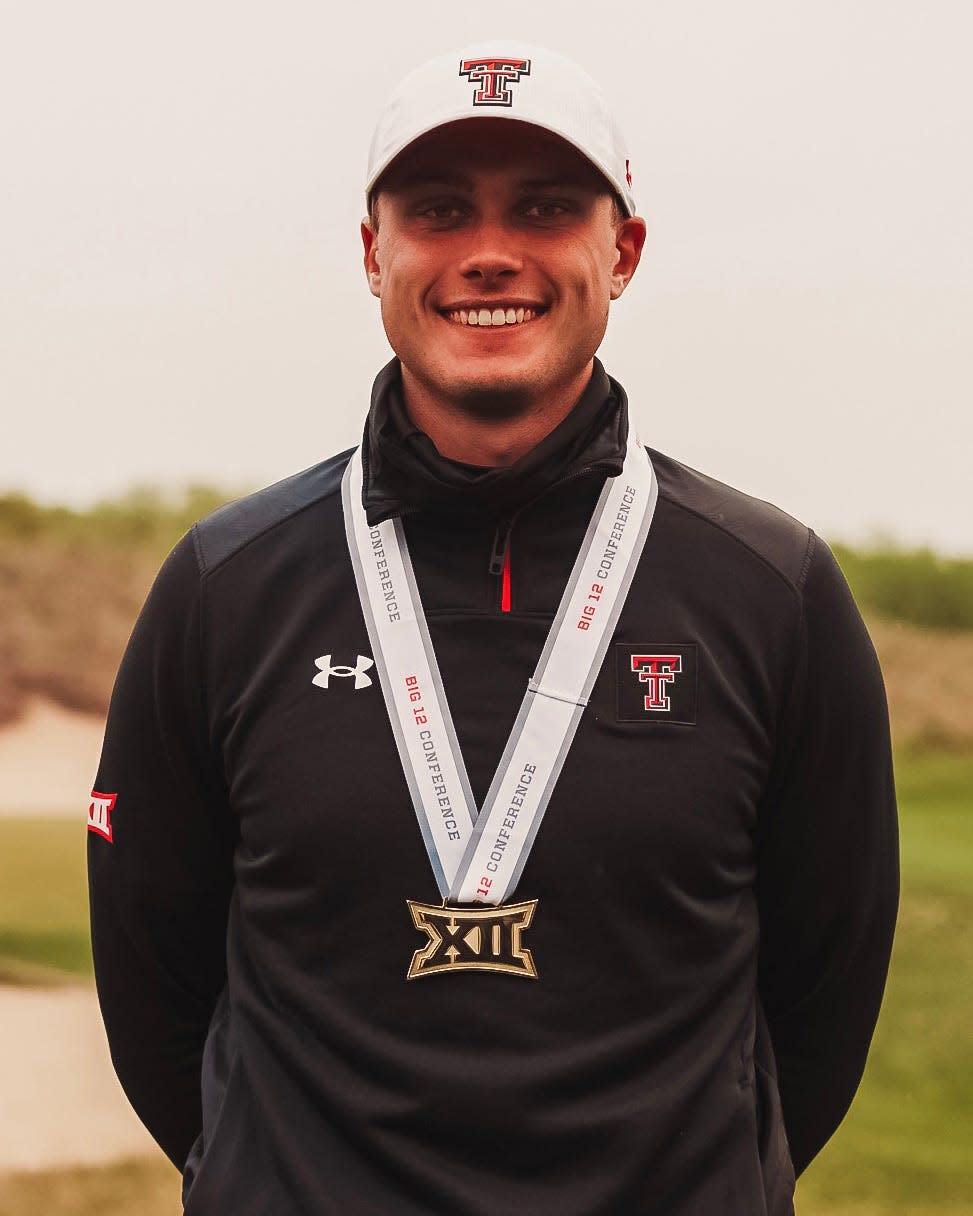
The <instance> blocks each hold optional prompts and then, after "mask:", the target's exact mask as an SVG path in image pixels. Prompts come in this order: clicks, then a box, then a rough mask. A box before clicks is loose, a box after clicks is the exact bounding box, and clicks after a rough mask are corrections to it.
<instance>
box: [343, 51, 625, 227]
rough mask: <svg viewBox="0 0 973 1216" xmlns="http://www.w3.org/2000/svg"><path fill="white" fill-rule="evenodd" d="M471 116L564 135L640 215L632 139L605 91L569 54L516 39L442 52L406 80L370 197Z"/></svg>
mask: <svg viewBox="0 0 973 1216" xmlns="http://www.w3.org/2000/svg"><path fill="white" fill-rule="evenodd" d="M466 118H509V119H511V120H513V121H515V122H525V123H531V124H532V125H533V126H535V127H542V128H543V129H544V130H545V131H551V132H553V134H555V135H559V136H560V137H561V138H562V139H564V140H566V141H567V142H568V143H569V144H571V145H572V146H573V147H575V148H577V150H578V151H579V152H580V153H581V154H582V156H584V157H586V158H587V159H588V160H589V161H590V162H591V163H592V164H593V165H594V166H595V168H596V169H597V170H598V171H599V172H600V173H601V174H602V175H603V176H604V177H606V178H607V179H608V182H609V184H610V185H611V186H612V187H613V188H614V189H615V191H616V192H617V194H618V196H619V199H620V201H621V203H622V206H623V207H624V209H625V210H626V212H627V213H628V214H629V215H634V214H635V198H634V196H633V194H632V174H631V171H630V168H629V160H628V156H627V155H626V151H625V141H624V139H623V137H622V133H621V130H620V129H619V126H618V123H617V122H616V121H615V117H614V115H613V114H612V112H611V110H610V109H609V108H608V102H607V100H606V98H605V95H604V93H603V92H602V91H601V88H600V87H599V86H598V85H597V84H596V83H595V82H594V81H593V80H592V79H591V77H590V76H589V75H588V73H587V72H585V71H584V70H583V69H582V68H580V67H578V65H577V64H576V63H573V62H572V61H571V60H570V59H566V58H565V57H564V56H563V55H559V54H557V53H556V52H555V51H549V50H546V49H545V48H543V47H535V46H526V45H524V44H523V43H521V42H518V41H517V40H516V39H510V38H498V39H495V40H493V41H490V42H479V43H476V44H475V45H473V46H468V47H463V48H461V49H460V50H457V51H453V52H451V53H449V54H446V55H438V56H437V57H436V58H435V59H430V60H429V62H428V63H424V64H423V65H422V66H421V67H418V68H416V70H415V71H414V72H410V73H409V75H408V76H406V77H405V79H404V80H402V81H401V82H400V83H399V85H398V86H397V87H396V89H395V90H394V91H393V93H392V95H391V96H390V97H389V99H388V101H387V102H386V103H385V108H384V109H383V111H382V113H381V115H380V116H379V119H378V123H377V124H376V126H375V133H374V135H373V136H372V145H371V148H370V149H369V154H368V174H367V180H366V182H365V196H366V198H368V197H369V196H370V195H371V192H372V189H373V187H374V186H375V183H376V182H377V181H378V179H379V178H380V177H381V175H382V174H383V173H384V172H385V170H386V169H387V168H388V167H389V165H390V164H391V163H392V161H393V160H395V158H396V157H397V156H398V155H399V154H400V153H401V152H403V151H404V150H405V149H406V148H407V147H408V146H409V145H410V144H411V143H413V142H414V141H415V140H417V139H418V138H419V136H420V135H425V134H427V133H428V132H429V131H434V130H435V129H436V128H437V127H441V126H444V125H445V124H446V123H450V122H457V121H458V120H460V119H466Z"/></svg>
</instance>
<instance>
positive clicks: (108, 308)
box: [0, 0, 973, 554]
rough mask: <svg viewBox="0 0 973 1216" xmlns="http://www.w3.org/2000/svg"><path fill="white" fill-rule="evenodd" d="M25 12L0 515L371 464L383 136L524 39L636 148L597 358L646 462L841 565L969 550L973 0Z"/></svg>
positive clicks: (7, 285)
mask: <svg viewBox="0 0 973 1216" xmlns="http://www.w3.org/2000/svg"><path fill="white" fill-rule="evenodd" d="M336 11H337V13H338V15H337V16H335V12H336ZM2 12H3V19H2V22H0V28H2V37H0V215H2V223H0V402H2V404H0V409H2V439H0V493H2V492H5V491H9V490H13V489H21V490H26V491H28V492H30V493H31V494H33V495H35V496H38V497H40V498H43V499H45V500H47V501H60V502H70V503H79V504H80V503H86V502H89V501H91V500H93V499H95V498H98V497H105V496H113V495H115V494H117V493H120V492H122V491H124V490H125V489H127V488H129V487H131V486H132V485H133V484H135V483H145V482H154V483H158V484H162V485H178V484H182V483H185V482H186V481H189V480H195V481H206V482H210V483H216V484H219V485H222V486H226V487H228V488H235V487H240V488H246V487H250V486H256V485H260V484H265V483H267V482H270V481H273V480H276V479H277V478H279V477H283V476H285V475H287V474H288V473H290V472H293V471H295V470H297V469H300V468H303V467H305V466H307V465H309V464H313V463H315V462H316V461H318V460H320V459H323V458H324V457H326V456H328V455H330V454H331V453H333V452H334V451H337V450H339V449H340V448H343V447H347V446H349V445H351V444H352V443H355V442H357V440H358V438H359V436H360V431H361V424H362V420H363V418H364V414H365V410H366V409H367V406H368V394H369V388H370V384H371V380H372V378H373V375H374V373H375V372H376V371H377V370H378V368H379V367H380V366H382V364H383V363H385V361H386V360H387V359H388V358H389V357H390V354H391V352H390V351H389V349H388V346H387V344H386V342H385V338H384V334H383V332H382V329H381V324H380V319H379V314H378V306H377V302H376V301H375V300H374V299H373V298H372V297H371V296H370V295H369V294H368V291H367V289H366V286H365V281H364V277H363V273H362V270H361V249H360V243H359V238H358V221H359V219H360V217H361V213H362V196H361V185H362V180H363V174H364V164H365V155H366V149H367V144H368V139H369V136H370V132H371V128H372V125H373V123H374V121H375V118H376V116H377V113H378V110H379V108H380V106H381V103H382V100H383V98H384V97H385V95H386V93H387V92H388V91H389V89H390V87H391V86H392V84H393V83H394V82H395V81H396V80H397V79H398V78H399V77H400V76H401V75H403V74H404V73H405V71H407V70H408V69H410V68H411V67H412V66H414V65H415V64H417V63H419V62H421V61H422V60H423V59H426V58H428V57H430V56H431V55H433V54H436V53H438V52H440V51H445V50H449V49H451V48H453V47H457V46H459V45H461V44H462V43H463V42H467V41H470V40H472V39H482V38H488V37H490V36H492V35H493V34H496V33H499V34H501V35H504V36H505V35H507V34H508V33H516V34H517V35H518V36H522V37H523V38H524V39H525V40H526V41H528V42H535V43H540V44H542V45H545V44H546V45H549V46H552V47H554V48H556V49H558V50H561V51H562V52H564V53H565V54H567V55H569V56H571V57H572V58H575V59H577V60H578V61H579V62H581V63H582V64H583V65H584V66H585V67H586V68H587V69H588V70H589V71H590V72H591V73H592V75H594V76H595V77H596V78H598V79H599V80H601V82H602V83H603V84H604V86H605V87H606V89H607V91H608V93H609V95H610V97H611V98H612V99H613V101H614V104H615V108H616V110H617V112H618V114H619V116H620V118H621V121H622V125H623V127H624V128H625V131H626V134H627V136H628V141H629V144H630V148H631V153H632V156H631V160H632V169H633V173H634V177H635V188H636V197H637V200H638V203H639V209H640V211H641V213H642V214H643V215H644V216H645V217H646V219H647V221H648V226H649V240H648V245H647V249H646V253H645V256H644V257H643V261H642V265H641V267H640V269H639V273H638V275H637V276H636V278H635V280H634V281H633V284H632V286H631V288H630V290H629V292H628V293H627V294H626V296H625V297H624V298H623V299H622V300H621V301H620V302H618V303H617V304H616V305H614V306H613V310H614V311H613V318H612V321H611V324H610V326H609V336H608V339H607V340H606V343H605V345H604V346H603V348H602V351H601V356H602V358H603V359H604V362H605V364H606V366H607V367H608V369H609V371H611V372H612V373H613V374H614V375H615V376H616V377H617V378H618V379H620V380H621V381H622V383H623V384H624V385H625V387H626V388H627V390H628V393H629V397H630V399H631V401H632V404H633V409H634V413H635V416H636V418H637V421H638V425H639V429H640V432H641V434H642V437H643V439H645V441H646V442H647V443H649V444H650V445H652V446H654V447H657V448H661V449H663V450H665V451H667V452H669V453H670V454H672V455H673V456H675V457H677V458H678V459H680V460H683V461H685V462H686V463H688V464H691V465H693V466H695V467H697V468H700V469H703V470H704V471H705V472H707V473H710V474H712V475H713V476H716V477H719V478H721V479H722V480H724V481H729V482H731V483H732V484H734V485H737V486H739V487H740V488H741V489H744V490H746V491H748V492H750V493H752V494H756V495H758V496H760V497H762V498H769V499H771V500H772V501H774V502H776V503H778V505H780V506H782V507H783V508H784V509H785V510H787V511H790V512H791V513H792V514H794V515H797V516H798V517H799V518H801V519H803V520H804V521H805V522H806V523H809V524H810V525H811V526H812V527H814V528H815V529H816V530H817V531H819V532H821V533H822V534H824V535H825V536H827V537H831V538H839V539H840V538H850V539H855V540H859V539H863V538H868V537H869V536H872V535H874V534H876V533H880V532H883V533H886V534H890V535H892V536H894V537H897V538H898V539H900V540H902V541H903V542H907V543H919V542H927V541H928V542H932V543H934V544H936V545H937V546H939V547H940V548H942V549H944V550H946V551H949V552H956V553H967V554H973V511H971V492H970V484H971V478H970V474H969V469H970V465H971V459H973V423H971V417H970V416H971V405H973V370H971V348H973V344H971V336H973V335H971V328H973V326H971V319H973V167H971V148H973V103H971V90H970V84H969V79H970V76H969V59H970V46H971V44H973V6H971V5H970V4H969V2H968V0H926V3H923V4H918V3H915V0H912V2H910V3H903V2H901V0H854V2H853V3H849V2H848V0H814V2H812V0H807V2H804V3H794V2H788V0H760V2H756V0H740V2H739V3H735V4H728V3H726V0H706V2H702V0H697V2H692V0H689V2H687V0H682V2H681V3H679V4H674V3H666V4H662V3H659V2H653V0H649V2H648V3H644V4H641V5H639V6H638V7H636V6H635V5H629V6H625V7H623V6H608V5H603V4H584V5H582V4H579V3H574V2H572V3H565V4H554V3H551V2H550V0H538V2H535V3H534V4H533V5H532V6H527V5H524V4H523V3H522V2H521V0H517V2H516V3H510V2H507V0H492V2H491V3H490V4H489V5H485V4H464V5H448V6H447V5H430V4H422V3H408V4H403V3H390V2H389V0H369V2H368V3H365V4H357V5H354V6H351V5H339V6H333V5H331V4H328V5H326V4H325V3H323V0H319V2H317V3H310V2H309V0H305V2H300V3H296V2H295V3H287V2H286V0H285V2H277V3H275V4H273V5H271V4H270V3H264V4H247V3H239V2H237V3H233V4H230V3H223V2H220V3H207V2H206V0H195V2H194V3H191V4H190V3H185V2H181V0H170V2H169V3H167V4H164V5H161V4H152V5H150V4H147V3H140V2H139V0H120V2H115V3H107V2H105V0H86V2H85V3H84V4H78V3H74V2H69V0H64V2H62V3H49V2H46V0H31V3H27V2H26V0H21V3H19V4H7V5H3V6H2Z"/></svg>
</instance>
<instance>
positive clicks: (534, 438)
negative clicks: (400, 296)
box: [402, 360, 593, 468]
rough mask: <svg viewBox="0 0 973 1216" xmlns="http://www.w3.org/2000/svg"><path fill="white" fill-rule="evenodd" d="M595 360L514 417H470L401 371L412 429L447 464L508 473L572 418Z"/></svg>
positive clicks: (483, 413) (460, 406) (480, 414)
mask: <svg viewBox="0 0 973 1216" xmlns="http://www.w3.org/2000/svg"><path fill="white" fill-rule="evenodd" d="M592 365H593V360H591V361H589V362H588V363H587V364H586V366H585V367H584V368H582V370H581V371H580V372H579V373H578V375H577V376H575V377H574V378H573V379H572V380H571V381H570V382H568V383H565V384H562V385H558V386H557V387H556V388H553V389H551V390H549V391H548V392H546V393H544V394H541V395H540V396H538V397H535V398H532V399H531V400H530V401H529V402H528V403H527V404H525V406H524V407H523V409H522V410H520V411H518V412H517V413H516V414H515V415H513V416H510V415H504V416H501V417H491V416H490V415H489V413H488V412H486V411H482V407H481V410H478V411H477V412H475V413H474V412H471V411H470V410H469V409H468V408H466V407H464V405H463V403H462V402H457V401H453V400H450V399H448V398H445V397H443V396H441V395H440V394H438V393H437V392H436V391H435V389H434V388H431V387H430V386H429V385H426V384H423V383H421V382H420V381H418V380H417V379H416V378H415V377H414V376H413V375H412V373H411V372H410V371H409V369H408V368H407V367H406V366H405V365H404V364H403V365H402V394H403V400H404V401H405V407H406V409H407V411H408V413H409V417H410V418H411V419H412V422H413V424H414V425H415V426H416V427H418V429H419V430H420V431H424V432H425V433H426V434H427V435H428V436H429V438H430V439H431V440H432V442H433V443H434V444H435V445H436V450H437V451H438V452H439V453H440V455H441V456H445V457H446V458H447V459H448V460H459V461H462V462H463V463H464V464H473V465H481V466H484V467H488V468H505V467H506V466H507V465H511V464H514V463H515V462H516V461H518V460H520V458H521V457H522V456H525V455H526V454H527V453H528V452H529V451H530V450H531V448H534V447H536V446H537V445H538V444H539V443H540V441H541V440H542V439H544V438H545V437H546V436H547V435H549V434H550V433H551V431H553V430H554V428H555V427H556V426H558V425H560V423H562V422H563V421H564V419H565V418H566V417H567V416H568V414H570V413H571V411H572V410H573V409H574V407H575V405H576V404H577V403H578V400H579V399H580V397H581V394H582V393H583V392H584V390H585V388H586V387H587V385H588V381H589V380H590V379H591V370H592Z"/></svg>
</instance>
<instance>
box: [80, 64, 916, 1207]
mask: <svg viewBox="0 0 973 1216" xmlns="http://www.w3.org/2000/svg"><path fill="white" fill-rule="evenodd" d="M367 194H368V207H369V218H368V219H367V220H366V221H365V222H364V223H363V226H362V236H363V240H364V249H365V270H366V274H367V278H368V283H369V286H370V288H371V290H372V292H373V293H374V294H375V295H376V296H377V297H378V298H379V300H380V302H381V309H382V319H383V322H384V325H385V328H386V332H387V334H388V337H389V341H390V343H391V345H392V347H393V349H394V351H395V353H396V356H397V357H396V359H395V360H393V362H392V363H391V364H389V366H388V367H386V368H385V369H384V370H383V371H382V372H381V373H380V374H379V376H378V378H377V380H376V382H375V386H374V388H373V392H372V402H371V409H370V411H369V414H368V418H367V422H366V427H365V435H364V439H363V442H362V445H361V447H360V449H358V450H356V451H355V452H354V453H344V454H342V455H340V456H337V457H335V458H334V459H332V460H329V461H326V462H325V463H324V464H321V465H317V466H315V467H314V468H312V469H309V470H307V471H306V472H304V473H301V474H298V475H297V476H296V477H294V478H291V479H290V480H288V481H285V482H283V483H281V484H279V485H277V486H274V487H271V488H270V489H269V490H266V491H263V492H261V493H259V494H256V495H253V496H251V497H250V498H247V499H244V500H242V501H241V502H237V503H234V504H231V505H229V506H227V507H224V508H222V509H221V510H220V511H217V512H216V513H215V515H213V516H211V517H210V518H208V519H206V520H204V521H203V522H202V523H200V524H198V525H197V526H196V527H195V528H194V529H193V530H192V532H191V533H190V535H189V536H187V537H186V538H185V539H184V540H183V541H182V542H181V543H180V544H179V545H178V546H177V547H176V549H175V550H174V551H173V553H172V555H171V556H170V557H169V559H168V561H167V562H166V565H165V566H164V568H163V570H162V572H161V574H160V575H159V578H158V580H157V582H156V585H155V587H154V589H153V591H152V593H151V595H150V596H149V599H148V601H147V603H146V606H145V608H144V610H143V613H142V616H141V617H140V619H139V622H138V624H137V626H136V628H135V631H134V633H133V636H132V640H131V643H130V646H129V649H128V651H127V653H126V656H125V659H124V661H123V663H122V667H121V669H120V672H119V676H118V681H117V684H116V688H115V692H114V695H113V699H112V706H111V711H110V715H109V723H108V729H107V734H106V740H105V749H104V754H103V757H102V761H101V767H100V769H99V772H98V779H97V785H96V791H97V793H96V794H93V795H92V803H91V809H90V811H89V826H91V827H92V828H93V831H92V835H91V837H90V849H89V864H90V887H91V906H92V932H93V941H94V952H95V964H96V972H97V978H98V987H99V994H100V997H101V1001H102V1008H103V1011H104V1016H105V1021H106V1025H107V1029H108V1034H109V1039H110V1042H111V1046H112V1052H113V1058H114V1060H115V1064H116V1067H117V1069H118V1073H119V1076H120V1078H121V1080H122V1083H123V1085H124V1086H125V1088H126V1091H127V1093H128V1094H129V1096H130V1098H131V1100H132V1102H133V1104H134V1105H135V1107H136V1109H137V1110H138V1112H139V1114H140V1115H141V1117H142V1118H143V1119H144V1121H145V1122H146V1124H147V1126H148V1127H149V1128H150V1130H151V1131H152V1132H153V1134H154V1135H155V1136H156V1138H157V1139H158V1141H159V1143H160V1144H161V1145H162V1147H163V1148H164V1149H165V1151H166V1152H167V1153H168V1154H169V1156H170V1157H171V1159H172V1160H173V1161H174V1162H175V1163H176V1165H177V1166H178V1167H179V1168H180V1169H182V1170H183V1171H184V1189H183V1194H184V1201H185V1210H186V1212H188V1213H190V1214H191V1216H214V1214H217V1213H233V1214H234V1216H250V1214H252V1216H257V1214H258V1213H273V1216H290V1214H293V1216H298V1214H301V1216H306V1214H309V1213H315V1214H318V1213H321V1214H324V1213H342V1214H343V1216H355V1214H357V1213H361V1214H365V1213H369V1214H374V1213H382V1214H387V1213H395V1214H396V1216H410V1214H413V1213H415V1214H417V1216H418V1214H420V1213H422V1214H426V1216H428V1214H432V1213H435V1214H440V1213H449V1214H457V1216H475V1214H477V1213H487V1212H489V1213H530V1214H531V1216H547V1214H550V1213H558V1216H622V1214H625V1216H629V1214H632V1213H643V1214H657V1216H755V1214H757V1213H768V1214H769V1216H781V1214H783V1213H789V1212H791V1211H792V1210H793V1209H792V1195H793V1184H794V1175H795V1171H797V1172H799V1171H800V1170H801V1169H803V1168H804V1166H805V1165H806V1164H807V1163H808V1161H810V1159H811V1158H812V1157H813V1156H814V1154H815V1153H816V1152H817V1151H818V1150H819V1149H820V1148H821V1146H822V1145H823V1144H824V1142H825V1141H826V1140H827V1138H828V1137H829V1136H830V1135H831V1133H832V1132H833V1131H834V1129H835V1127H836V1126H837V1124H838V1122H839V1121H840V1119H841V1118H842V1116H843V1114H844V1112H845V1110H846V1109H847V1107H848V1104H849V1103H850V1101H851V1098H852V1096H853V1094H854V1091H855V1089H856V1087H857V1084H858V1081H859V1079H860V1077H861V1072H862V1068H863V1066H864V1060H865V1055H866V1051H867V1047H868V1043H869V1040H870V1036H871V1033H872V1029H873V1026H874V1023H875V1019H876V1017H877V1013H878V1008H879V1004H880V1000H881V994H882V990H883V985H884V981H885V975H886V969H887V964H888V957H889V950H890V943H891V935H892V927H893V921H894V917H895V908H896V899H897V853H896V828H895V809H894V797H893V790H892V777H891V764H890V753H889V740H888V723H887V714H886V708H885V699H884V693H883V688H882V682H881V677H880V674H879V671H878V667H877V664H876V661H875V656H874V652H873V651H872V648H871V646H870V644H869V641H868V638H867V636H866V634H865V632H864V628H863V626H862V624H861V620H860V618H859V616H858V614H857V612H856V610H855V607H854V604H853V602H852V600H851V597H850V595H849V593H848V590H847V588H846V586H845V584H844V581H843V579H842V578H841V575H840V573H839V572H838V570H837V567H836V565H835V563H834V561H833V559H832V557H831V555H830V553H829V552H828V550H827V548H826V547H825V546H824V545H823V544H822V542H821V541H820V540H818V539H817V538H816V537H815V536H814V535H813V533H811V532H809V531H808V529H806V528H805V527H804V526H802V525H800V524H798V523H796V522H795V521H794V520H792V519H790V518H788V517H787V516H785V515H783V514H782V513H780V512H778V511H777V510H776V509H775V508H773V507H770V506H768V505H767V504H765V503H761V502H756V501H754V500H752V499H750V498H747V497H746V496H744V495H742V494H740V493H738V492H736V491H734V490H731V489H729V488H728V487H725V486H722V485H719V484H718V483H716V482H714V481H711V480H710V479H708V478H706V477H703V476H702V475H700V474H698V473H695V472H693V471H692V470H690V469H687V468H685V467H684V466H682V465H680V464H678V463H676V462H675V461H674V460H672V459H670V458H669V457H666V456H663V455H661V454H660V453H657V452H652V451H648V452H647V451H646V449H644V448H643V447H642V446H641V444H640V443H639V442H638V440H637V439H636V437H635V436H634V435H633V433H632V431H631V429H630V422H629V416H628V410H627V402H626V397H625V393H624V391H623V389H622V388H621V386H620V385H619V384H618V383H617V382H615V381H614V380H612V379H611V378H610V377H609V376H608V375H607V373H606V372H605V370H604V369H603V368H602V366H601V364H600V363H599V362H598V361H597V359H596V358H595V351H596V350H597V348H598V346H599V344H600V342H601V339H602V336H603V334H604V332H605V326H606V323H607V318H608V313H609V306H610V302H611V301H612V300H614V299H616V298H618V297H619V296H620V295H621V294H622V292H623V291H624V290H625V288H626V286H627V284H628V282H629V280H630V279H631V277H632V275H633V274H634V272H635V270H636V267H637V266H638V262H639V256H640V253H641V250H642V244H643V240H644V234H645V227H644V224H643V222H642V220H640V219H638V218H637V217H636V215H635V204H634V199H633V196H632V190H631V175H630V173H629V165H628V161H627V160H626V158H625V154H624V150H623V147H622V144H621V140H620V136H619V134H618V131H617V128H616V127H615V125H614V123H613V121H612V119H611V117H610V115H609V114H608V111H607V109H606V107H605V103H604V101H603V98H602V96H601V94H600V93H599V91H598V90H597V88H596V86H595V85H594V84H593V83H592V82H591V81H590V80H589V78H588V77H587V76H585V75H584V74H583V73H582V72H581V71H580V69H578V68H577V67H576V66H575V65H573V64H571V63H569V62H567V61H566V60H564V59H562V58H561V57H559V56H557V55H554V54H552V53H551V52H549V51H545V50H540V49H531V48H526V47H523V46H521V45H520V44H518V43H516V42H514V43H510V42H506V43H502V44H499V43H498V44H493V43H491V44H489V45H487V46H479V47H474V48H471V49H469V50H466V51H463V52H462V53H457V54H454V55H449V56H446V57H443V58H440V59H437V60H434V61H433V62H432V63H430V64H428V65H425V66H424V67H423V68H420V69H419V70H418V71H417V72H415V73H413V75H412V76H411V77H409V78H408V79H407V80H406V81H405V82H404V83H403V85H402V86H400V89H399V90H398V91H397V92H396V94H395V95H393V98H392V99H391V100H390V102H389V105H388V108H387V109H386V111H385V112H384V114H383V117H382V119H381V121H380V123H379V128H378V131H377V133H376V137H375V141H374V143H373V148H372V154H371V162H370V168H369V175H368V185H367ZM341 408H345V404H344V403H342V405H341Z"/></svg>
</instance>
